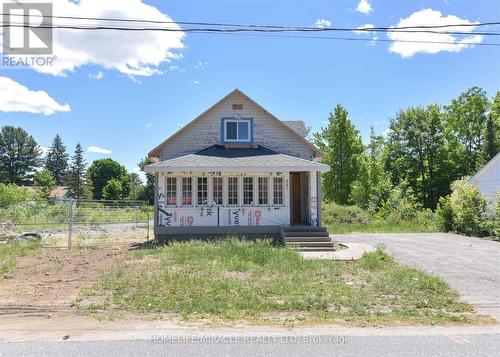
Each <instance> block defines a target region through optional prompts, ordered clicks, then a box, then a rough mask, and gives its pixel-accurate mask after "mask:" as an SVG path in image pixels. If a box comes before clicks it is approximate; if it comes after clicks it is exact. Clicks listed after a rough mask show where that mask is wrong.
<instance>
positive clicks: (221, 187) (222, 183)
mask: <svg viewBox="0 0 500 357" xmlns="http://www.w3.org/2000/svg"><path fill="white" fill-rule="evenodd" d="M215 179H217V180H220V203H217V202H215V195H214V192H215V185H214V181H215ZM210 185H211V186H212V190H211V193H210V200H211V205H214V206H223V205H224V177H222V176H212V177H211V180H210V182H209V186H210Z"/></svg>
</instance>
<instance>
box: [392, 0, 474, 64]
mask: <svg viewBox="0 0 500 357" xmlns="http://www.w3.org/2000/svg"><path fill="white" fill-rule="evenodd" d="M474 23H475V22H470V21H469V20H467V19H461V18H459V17H457V16H453V15H448V16H443V15H442V14H441V12H440V11H435V10H432V9H424V10H421V11H417V12H414V13H413V14H411V15H410V16H409V17H407V18H405V19H400V20H399V23H398V24H397V25H396V26H394V28H398V27H406V26H422V25H425V26H439V25H452V24H460V25H461V24H474ZM474 28H475V26H462V27H460V26H458V27H452V28H444V29H442V31H445V32H446V31H457V32H471V31H473V30H474ZM388 37H389V39H391V40H400V41H431V42H453V43H418V42H417V43H415V42H393V43H392V44H391V46H390V47H389V51H391V52H394V53H397V54H399V55H400V56H401V57H403V58H408V57H412V56H413V55H415V54H416V53H431V54H433V53H438V52H441V51H447V52H459V51H461V50H463V49H464V48H468V47H471V46H473V45H471V44H469V43H473V44H475V43H480V42H481V41H482V36H480V35H470V36H466V37H461V38H459V37H457V36H454V35H450V34H439V33H438V34H436V33H419V32H413V33H412V32H404V31H402V32H397V33H396V32H390V33H388Z"/></svg>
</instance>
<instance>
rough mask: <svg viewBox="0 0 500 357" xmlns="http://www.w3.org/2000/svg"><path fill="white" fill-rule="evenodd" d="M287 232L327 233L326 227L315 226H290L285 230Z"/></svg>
mask: <svg viewBox="0 0 500 357" xmlns="http://www.w3.org/2000/svg"><path fill="white" fill-rule="evenodd" d="M283 231H284V232H285V233H286V232H326V231H327V230H326V228H325V227H314V226H290V227H285V228H283Z"/></svg>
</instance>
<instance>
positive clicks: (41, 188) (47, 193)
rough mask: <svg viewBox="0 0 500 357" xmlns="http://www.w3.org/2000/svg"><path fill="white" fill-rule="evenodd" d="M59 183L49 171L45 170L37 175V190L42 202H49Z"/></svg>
mask: <svg viewBox="0 0 500 357" xmlns="http://www.w3.org/2000/svg"><path fill="white" fill-rule="evenodd" d="M56 186H57V182H56V180H55V178H54V176H53V175H52V173H51V172H50V171H49V170H48V169H43V170H42V171H40V172H37V173H36V175H35V188H36V191H37V193H38V195H39V197H40V198H41V199H42V200H45V201H47V200H49V199H50V197H51V194H52V191H53V190H54V188H56Z"/></svg>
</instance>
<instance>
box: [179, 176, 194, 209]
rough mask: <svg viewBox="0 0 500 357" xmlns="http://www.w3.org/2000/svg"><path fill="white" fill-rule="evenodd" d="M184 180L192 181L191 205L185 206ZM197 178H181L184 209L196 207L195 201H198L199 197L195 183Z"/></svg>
mask: <svg viewBox="0 0 500 357" xmlns="http://www.w3.org/2000/svg"><path fill="white" fill-rule="evenodd" d="M184 179H190V180H191V204H185V203H184ZM195 181H196V180H195V177H192V176H183V177H181V202H180V204H181V206H183V207H192V206H194V203H195V200H197V199H198V196H197V195H196V192H195V189H194V188H195V187H193V186H195V185H194V182H195Z"/></svg>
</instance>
